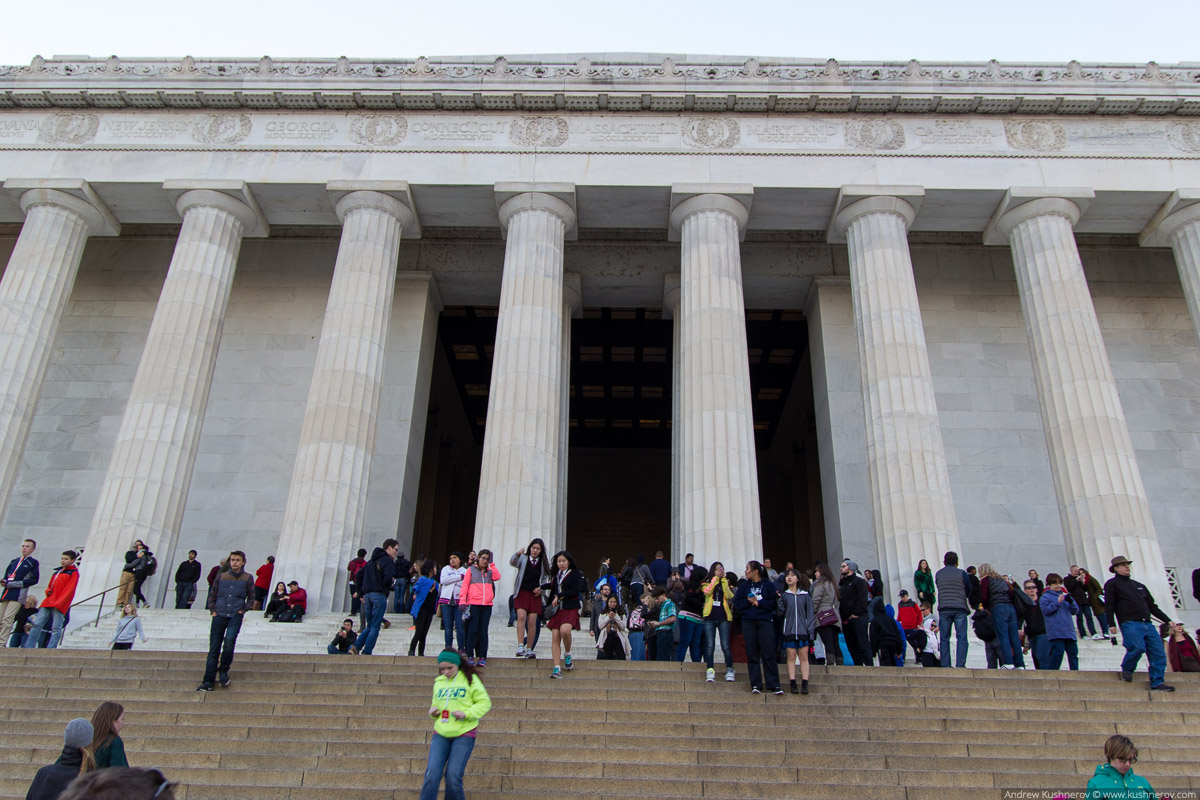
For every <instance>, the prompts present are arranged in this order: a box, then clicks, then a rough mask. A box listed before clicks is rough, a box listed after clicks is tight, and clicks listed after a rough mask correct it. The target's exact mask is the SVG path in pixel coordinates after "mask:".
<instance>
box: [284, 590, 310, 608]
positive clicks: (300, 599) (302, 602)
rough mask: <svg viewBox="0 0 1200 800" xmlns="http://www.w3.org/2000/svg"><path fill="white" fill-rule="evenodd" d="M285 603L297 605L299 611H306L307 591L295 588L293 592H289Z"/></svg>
mask: <svg viewBox="0 0 1200 800" xmlns="http://www.w3.org/2000/svg"><path fill="white" fill-rule="evenodd" d="M287 604H288V605H289V606H293V607H295V606H299V607H300V610H301V611H308V592H306V591H304V590H303V589H300V588H297V589H296V591H294V592H289V593H288V596H287Z"/></svg>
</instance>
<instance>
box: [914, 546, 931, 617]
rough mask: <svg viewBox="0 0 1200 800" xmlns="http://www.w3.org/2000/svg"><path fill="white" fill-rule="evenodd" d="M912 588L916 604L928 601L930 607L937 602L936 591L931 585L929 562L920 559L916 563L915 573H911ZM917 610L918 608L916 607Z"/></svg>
mask: <svg viewBox="0 0 1200 800" xmlns="http://www.w3.org/2000/svg"><path fill="white" fill-rule="evenodd" d="M913 586H915V587H916V590H917V603H918V604H919V603H924V602H925V601H926V600H928V601H929V604H930V605H933V604H934V603H936V602H937V591H936V588H935V587H934V584H933V570H931V569H930V568H929V562H928V561H926V560H925V559H923V558H922V559H921V560H920V561H919V562H917V571H916V572H914V573H913ZM918 608H920V606H919V605H918Z"/></svg>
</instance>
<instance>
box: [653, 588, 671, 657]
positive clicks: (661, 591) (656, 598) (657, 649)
mask: <svg viewBox="0 0 1200 800" xmlns="http://www.w3.org/2000/svg"><path fill="white" fill-rule="evenodd" d="M650 603H651V605H650V619H648V620H647V621H646V636H647V639H648V642H647V644H646V653H647V655H646V657H647V658H648V659H650V660H652V661H670V660H671V657H672V656H673V655H675V622H676V616H675V601H673V600H672V599H671V598H670V596H669V595H668V594H667V590H666V589H665V588H664V587H662V586H655V587H654V588H653V589H651V590H650ZM651 648H653V652H651Z"/></svg>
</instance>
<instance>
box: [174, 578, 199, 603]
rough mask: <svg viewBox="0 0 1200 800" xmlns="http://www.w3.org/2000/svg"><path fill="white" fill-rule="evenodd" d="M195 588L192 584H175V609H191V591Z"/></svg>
mask: <svg viewBox="0 0 1200 800" xmlns="http://www.w3.org/2000/svg"><path fill="white" fill-rule="evenodd" d="M195 588H196V584H194V583H177V584H175V607H176V608H191V607H192V591H193V590H194V589H195Z"/></svg>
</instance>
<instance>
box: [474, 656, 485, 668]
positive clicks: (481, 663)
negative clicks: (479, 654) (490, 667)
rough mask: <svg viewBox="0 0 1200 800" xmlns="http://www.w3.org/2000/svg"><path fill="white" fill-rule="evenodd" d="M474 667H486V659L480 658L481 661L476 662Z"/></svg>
mask: <svg viewBox="0 0 1200 800" xmlns="http://www.w3.org/2000/svg"><path fill="white" fill-rule="evenodd" d="M475 666H477V667H486V666H487V659H486V658H481V659H479V660H478V661H476V662H475Z"/></svg>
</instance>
